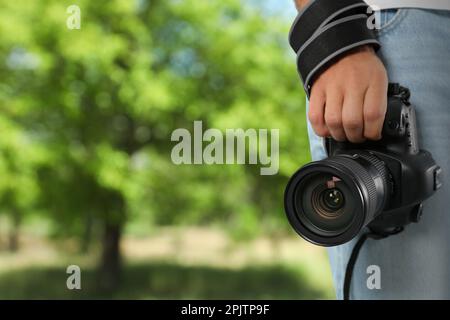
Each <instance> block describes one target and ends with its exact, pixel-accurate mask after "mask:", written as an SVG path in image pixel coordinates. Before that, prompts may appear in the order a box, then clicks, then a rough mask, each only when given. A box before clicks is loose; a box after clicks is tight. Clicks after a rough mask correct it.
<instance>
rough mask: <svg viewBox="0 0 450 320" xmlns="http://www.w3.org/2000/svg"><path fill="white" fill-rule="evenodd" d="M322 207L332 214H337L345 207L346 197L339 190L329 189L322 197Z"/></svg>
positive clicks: (323, 192)
mask: <svg viewBox="0 0 450 320" xmlns="http://www.w3.org/2000/svg"><path fill="white" fill-rule="evenodd" d="M320 199H321V205H322V206H323V207H325V208H326V210H328V211H330V212H336V211H338V210H339V209H342V207H343V206H344V202H345V199H344V195H343V194H342V192H341V191H340V190H339V189H328V190H325V191H322V193H321V195H320Z"/></svg>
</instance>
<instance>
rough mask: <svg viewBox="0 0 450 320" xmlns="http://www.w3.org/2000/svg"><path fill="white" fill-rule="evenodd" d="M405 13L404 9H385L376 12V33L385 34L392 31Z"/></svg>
mask: <svg viewBox="0 0 450 320" xmlns="http://www.w3.org/2000/svg"><path fill="white" fill-rule="evenodd" d="M406 12H407V11H406V10H405V9H387V10H381V11H378V12H376V13H375V17H376V22H377V26H376V30H377V32H378V33H385V32H387V31H389V30H391V29H394V28H395V27H396V26H397V25H398V24H399V23H400V22H401V21H402V20H403V19H402V18H403V16H404V15H405V14H406Z"/></svg>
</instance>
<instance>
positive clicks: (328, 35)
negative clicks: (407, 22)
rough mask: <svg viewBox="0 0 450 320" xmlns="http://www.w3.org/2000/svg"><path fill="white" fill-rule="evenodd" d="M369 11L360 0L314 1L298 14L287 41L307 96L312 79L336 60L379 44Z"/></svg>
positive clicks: (377, 46)
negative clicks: (362, 48)
mask: <svg viewBox="0 0 450 320" xmlns="http://www.w3.org/2000/svg"><path fill="white" fill-rule="evenodd" d="M369 12H371V11H370V10H369V6H368V5H367V4H366V3H365V2H364V1H361V0H342V1H335V0H315V1H312V2H311V3H310V4H309V5H308V6H307V7H305V8H304V9H303V10H302V11H301V12H300V13H299V14H298V16H297V18H296V19H295V21H294V24H293V26H292V27H291V31H290V34H289V43H290V45H291V47H292V49H293V50H294V51H295V52H296V54H297V68H298V72H299V74H300V77H301V79H302V81H303V85H304V88H305V91H306V94H307V95H308V96H309V94H310V90H311V87H312V83H313V81H314V80H315V79H316V78H317V77H318V76H319V75H320V73H321V72H322V71H323V70H325V69H326V67H328V66H329V65H330V64H331V63H332V62H334V61H335V59H337V58H339V57H340V56H342V55H343V54H344V53H346V52H348V51H350V50H352V49H354V48H356V47H359V46H363V45H372V46H373V47H374V48H375V49H378V48H379V47H380V44H379V42H378V40H377V38H376V34H375V32H374V30H371V29H369V27H368V23H367V22H368V18H369Z"/></svg>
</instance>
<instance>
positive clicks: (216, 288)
mask: <svg viewBox="0 0 450 320" xmlns="http://www.w3.org/2000/svg"><path fill="white" fill-rule="evenodd" d="M64 271H65V270H64V268H61V267H59V268H58V267H56V266H54V267H42V266H41V267H33V268H25V269H21V270H15V271H9V272H4V273H2V274H1V275H0V299H118V298H120V299H320V298H322V299H326V298H330V297H329V295H328V294H327V292H325V291H323V290H320V289H318V288H316V287H315V286H314V284H313V283H310V282H309V281H308V280H307V275H306V274H303V273H302V272H299V271H298V270H297V271H295V270H292V269H290V268H288V267H285V266H259V267H246V268H241V269H238V270H235V269H226V268H217V267H206V266H204V267H202V266H181V265H176V264H172V263H168V262H167V263H164V262H160V263H138V264H130V265H128V266H127V267H126V268H125V270H124V273H123V275H122V284H121V286H120V287H119V288H117V290H116V291H114V292H102V291H101V290H98V289H97V285H96V284H97V282H96V279H97V278H98V277H97V275H96V272H95V271H94V270H92V269H87V270H82V278H81V279H82V280H81V281H82V289H81V290H72V291H71V290H68V289H67V288H66V277H67V275H66V274H65V272H64Z"/></svg>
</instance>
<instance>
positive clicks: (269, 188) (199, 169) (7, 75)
mask: <svg viewBox="0 0 450 320" xmlns="http://www.w3.org/2000/svg"><path fill="white" fill-rule="evenodd" d="M73 3H75V4H77V5H79V6H80V8H81V18H82V22H81V29H80V30H69V29H67V28H66V18H67V17H68V14H67V13H66V8H67V7H68V6H69V5H71V4H73ZM287 30H288V21H283V20H282V19H281V18H280V17H276V16H271V15H267V14H266V13H264V12H263V11H261V10H259V9H257V8H255V7H254V6H253V5H250V4H249V3H246V2H243V1H238V0H222V1H194V0H184V1H174V0H171V1H162V0H151V1H150V0H141V1H120V0H115V1H88V0H83V1H82V0H79V1H60V0H36V1H23V0H16V1H7V0H1V1H0V37H1V41H0V61H2V63H0V79H1V81H0V127H1V132H2V134H1V135H0V176H1V177H2V179H0V199H1V200H0V201H1V202H0V205H1V207H0V210H1V212H8V211H13V210H19V211H20V212H21V213H22V214H28V213H32V212H39V213H40V214H44V215H45V216H47V217H49V218H50V219H51V220H52V221H53V222H54V226H55V231H57V233H59V234H60V235H64V236H68V235H82V234H83V233H84V230H85V228H86V221H113V222H116V223H124V222H125V221H128V220H129V219H139V220H141V221H142V222H143V223H148V224H156V225H160V224H164V225H166V224H211V223H214V224H222V225H225V226H226V227H227V228H228V229H229V230H231V231H232V232H233V234H235V235H236V236H237V237H238V238H247V237H249V236H254V235H256V234H258V233H261V232H267V231H269V232H279V231H280V230H284V229H285V228H286V223H285V218H284V214H283V208H282V194H283V190H284V185H285V183H286V181H287V178H288V177H289V175H290V174H292V173H293V171H294V170H296V169H297V168H298V167H299V166H300V165H301V164H303V163H305V162H306V161H307V160H308V159H309V152H308V151H307V150H308V145H307V139H306V130H305V119H304V102H303V101H304V96H303V94H302V92H301V89H300V84H299V81H298V76H297V75H296V71H295V64H294V59H293V56H292V55H290V53H289V49H288V48H287V43H286V42H287V41H286V35H287ZM194 120H202V121H203V122H204V124H205V125H207V126H208V127H216V128H220V129H223V130H224V129H226V128H269V129H270V128H276V129H278V128H279V129H280V135H281V136H280V144H281V145H280V162H281V163H280V173H279V175H278V176H273V177H261V176H259V170H257V168H255V167H254V166H250V165H248V166H175V165H174V164H173V163H172V162H171V160H170V150H171V148H172V147H173V144H172V143H171V142H170V135H171V132H172V131H173V130H174V129H176V128H188V129H189V128H191V127H192V123H193V121H194Z"/></svg>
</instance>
